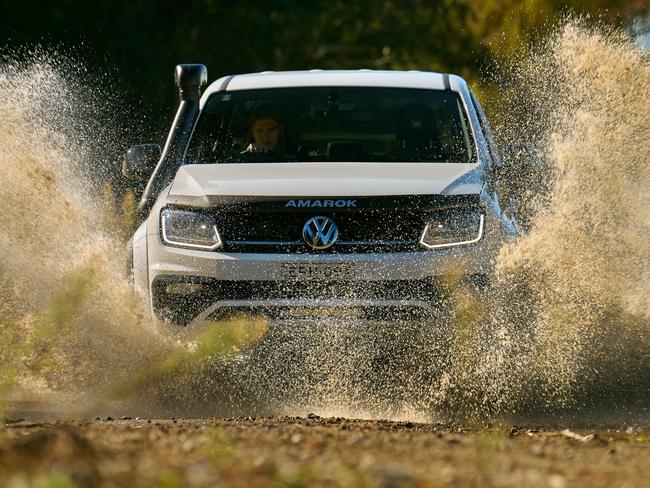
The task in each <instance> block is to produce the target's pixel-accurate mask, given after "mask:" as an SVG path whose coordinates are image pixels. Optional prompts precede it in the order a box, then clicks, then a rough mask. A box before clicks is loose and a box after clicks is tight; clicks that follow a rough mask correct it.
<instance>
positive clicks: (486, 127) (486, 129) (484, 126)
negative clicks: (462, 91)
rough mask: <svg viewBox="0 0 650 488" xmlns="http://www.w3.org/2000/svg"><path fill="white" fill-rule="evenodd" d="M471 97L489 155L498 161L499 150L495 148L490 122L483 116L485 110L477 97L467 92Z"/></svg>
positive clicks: (495, 161)
mask: <svg viewBox="0 0 650 488" xmlns="http://www.w3.org/2000/svg"><path fill="white" fill-rule="evenodd" d="M469 94H470V96H471V98H472V103H473V104H474V109H475V110H476V113H477V114H478V121H479V124H481V130H482V131H483V134H484V135H485V139H486V140H487V144H488V150H489V151H490V157H491V158H492V161H493V162H494V163H498V162H499V150H498V149H497V143H496V140H495V139H494V134H493V133H492V128H491V127H490V124H489V123H488V121H487V117H486V116H485V112H484V111H483V107H481V104H480V103H479V101H478V99H477V98H476V96H475V95H474V93H473V92H472V91H470V92H469Z"/></svg>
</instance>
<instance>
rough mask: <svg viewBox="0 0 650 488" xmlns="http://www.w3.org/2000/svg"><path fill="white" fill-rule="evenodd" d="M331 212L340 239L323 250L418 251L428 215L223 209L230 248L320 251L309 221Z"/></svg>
mask: <svg viewBox="0 0 650 488" xmlns="http://www.w3.org/2000/svg"><path fill="white" fill-rule="evenodd" d="M316 215H326V216H328V217H331V218H332V219H333V220H334V222H335V223H336V225H337V226H338V229H339V239H338V242H337V243H336V244H335V245H334V246H333V247H332V248H330V249H327V250H325V251H319V252H321V253H322V252H326V253H350V252H398V251H418V250H421V247H420V246H418V245H417V243H418V241H419V238H420V235H421V233H422V229H423V228H424V224H425V222H424V219H423V217H422V215H413V214H409V213H407V212H404V211H399V212H398V211H381V212H378V211H357V212H341V213H337V212H331V211H330V212H327V211H320V212H319V211H311V212H296V213H287V212H268V211H267V212H253V211H250V210H246V211H243V210H242V211H238V212H232V213H230V212H229V213H223V214H221V215H220V216H219V232H220V234H221V237H222V239H223V240H224V242H225V248H224V251H230V252H271V253H281V252H298V253H300V252H302V253H305V252H310V253H311V252H316V251H313V250H312V249H311V248H309V247H308V246H307V245H305V244H304V243H303V241H302V229H303V226H304V225H305V222H306V221H307V220H308V219H309V218H310V217H313V216H316Z"/></svg>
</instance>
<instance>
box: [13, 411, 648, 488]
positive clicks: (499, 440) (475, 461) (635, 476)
mask: <svg viewBox="0 0 650 488" xmlns="http://www.w3.org/2000/svg"><path fill="white" fill-rule="evenodd" d="M649 477H650V439H649V437H648V435H647V434H645V433H641V432H638V431H634V430H631V429H628V431H622V432H621V431H616V430H606V431H603V430H601V431H597V432H596V431H588V432H585V431H582V432H573V431H544V430H530V429H525V430H521V429H518V428H516V427H512V428H485V429H479V430H465V429H455V428H452V427H448V426H444V425H438V424H416V423H411V422H387V421H362V420H347V419H340V418H329V419H325V418H320V417H316V416H310V417H309V418H289V417H285V418H259V419H223V420H217V419H214V420H174V419H172V420H140V419H120V420H113V419H111V418H107V419H103V420H96V421H94V422H74V421H66V422H57V423H27V422H16V423H10V424H8V425H7V426H6V428H4V429H2V430H0V485H2V486H9V487H19V486H20V487H22V486H30V485H29V484H26V483H25V482H27V483H30V482H32V483H34V484H35V486H44V487H45V486H46V487H54V486H56V487H75V486H77V487H82V486H83V487H86V486H88V487H94V486H102V487H104V486H129V487H138V486H163V487H180V486H225V485H227V486H306V485H309V486H527V487H534V486H548V487H554V488H561V487H564V486H591V487H597V486H608V487H609V486H642V485H645V483H646V482H647V480H648V479H649Z"/></svg>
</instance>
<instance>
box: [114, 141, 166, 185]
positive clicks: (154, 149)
mask: <svg viewBox="0 0 650 488" xmlns="http://www.w3.org/2000/svg"><path fill="white" fill-rule="evenodd" d="M160 155H161V150H160V146H159V145H158V144H138V145H137V146H131V147H130V148H129V150H128V151H127V152H126V156H124V161H123V162H122V175H124V177H125V178H126V179H127V180H129V181H132V182H134V183H136V184H141V183H145V182H146V181H147V179H148V178H149V176H150V175H151V173H153V170H154V168H155V167H156V165H157V164H158V161H159V160H160Z"/></svg>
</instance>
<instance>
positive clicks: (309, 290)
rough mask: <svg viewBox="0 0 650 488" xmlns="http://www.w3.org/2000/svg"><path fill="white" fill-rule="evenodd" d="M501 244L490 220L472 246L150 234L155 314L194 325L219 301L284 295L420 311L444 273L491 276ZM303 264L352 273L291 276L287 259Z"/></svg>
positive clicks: (252, 302)
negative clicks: (323, 245) (278, 242)
mask: <svg viewBox="0 0 650 488" xmlns="http://www.w3.org/2000/svg"><path fill="white" fill-rule="evenodd" d="M495 224H496V225H495ZM490 229H492V231H491V232H490ZM494 229H496V231H495V230H494ZM502 242H503V234H502V232H501V231H500V225H499V223H498V221H496V222H492V225H490V222H488V223H487V225H486V232H485V234H484V236H483V239H481V241H479V242H477V243H474V244H471V245H466V246H458V247H451V248H446V249H435V250H422V251H417V252H401V253H374V254H362V253H358V254H277V253H268V254H252V253H251V254H247V253H224V252H214V251H196V250H190V249H183V248H177V247H170V246H167V245H165V244H163V242H162V240H161V239H160V237H159V235H158V234H157V233H156V234H154V233H148V235H147V255H148V267H147V269H148V273H147V275H148V285H149V286H148V289H149V291H150V296H151V305H152V309H153V311H154V313H155V314H156V315H157V316H159V317H160V318H163V319H166V320H170V321H172V322H176V323H188V322H190V321H191V320H192V319H193V318H194V317H196V316H200V315H201V314H202V313H203V315H205V316H206V317H207V316H208V315H210V314H212V316H215V315H214V313H215V311H216V309H217V308H219V307H221V308H223V310H224V311H225V310H241V309H243V308H250V309H257V310H262V309H263V308H264V307H267V308H268V309H269V310H271V309H273V310H277V309H278V306H277V305H278V304H280V305H281V307H280V308H287V307H288V306H289V305H290V304H289V303H288V302H287V303H283V302H282V301H283V300H293V301H294V304H296V306H298V302H296V300H299V301H300V305H299V306H300V307H307V306H311V307H323V306H324V301H329V302H328V303H330V304H332V303H335V304H336V306H337V307H343V306H344V305H345V304H346V303H347V304H348V305H349V306H350V307H352V308H359V307H361V304H362V303H363V304H364V306H366V307H368V308H371V305H377V306H380V305H384V306H388V305H391V306H392V307H393V308H394V310H397V309H398V308H408V307H406V306H407V305H408V304H410V305H413V307H411V308H413V309H424V308H426V307H424V308H423V307H420V305H419V304H424V303H428V304H431V303H437V302H439V301H440V300H441V296H442V293H441V286H440V283H441V280H443V278H444V276H445V275H447V274H451V275H454V276H458V275H461V276H468V277H470V278H479V277H481V276H485V275H488V274H490V272H491V268H492V263H493V262H494V258H495V256H496V253H497V252H498V249H499V248H500V247H501V244H502ZM296 263H301V264H318V265H327V264H339V263H343V264H345V265H346V266H347V267H348V269H349V270H350V275H349V276H346V279H345V280H330V281H327V280H296V279H290V278H287V276H286V274H285V273H283V270H282V269H283V265H286V264H296ZM269 300H271V301H276V302H274V303H269ZM277 301H280V302H277ZM281 302H282V303H281ZM208 309H210V312H209V313H208V312H206V310H208ZM206 314H207V315H206Z"/></svg>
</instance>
